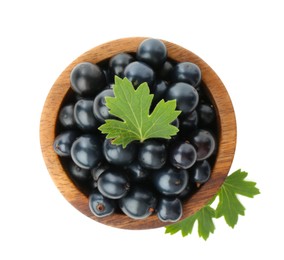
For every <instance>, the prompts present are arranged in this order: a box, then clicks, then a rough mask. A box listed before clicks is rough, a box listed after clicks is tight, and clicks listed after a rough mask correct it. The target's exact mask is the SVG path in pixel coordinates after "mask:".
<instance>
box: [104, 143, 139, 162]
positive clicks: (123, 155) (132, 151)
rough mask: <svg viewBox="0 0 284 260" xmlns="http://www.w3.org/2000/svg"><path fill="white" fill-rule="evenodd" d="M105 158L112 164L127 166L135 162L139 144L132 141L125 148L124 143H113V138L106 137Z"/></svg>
mask: <svg viewBox="0 0 284 260" xmlns="http://www.w3.org/2000/svg"><path fill="white" fill-rule="evenodd" d="M103 154H104V157H105V159H106V160H107V161H108V162H109V163H110V164H112V165H118V166H125V165H128V164H130V163H131V162H133V160H134V159H135V158H136V156H137V145H136V143H134V142H132V143H129V144H128V145H127V146H126V147H125V148H123V147H122V145H116V144H112V143H111V139H105V141H104V143H103Z"/></svg>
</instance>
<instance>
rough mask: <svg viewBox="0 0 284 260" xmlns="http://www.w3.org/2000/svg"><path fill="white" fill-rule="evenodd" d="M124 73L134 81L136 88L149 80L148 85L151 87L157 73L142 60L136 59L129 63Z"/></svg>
mask: <svg viewBox="0 0 284 260" xmlns="http://www.w3.org/2000/svg"><path fill="white" fill-rule="evenodd" d="M124 75H125V77H126V78H128V80H130V81H131V82H132V84H133V86H134V87H135V88H137V87H138V86H139V85H140V84H142V83H144V82H147V83H148V86H149V87H151V86H152V85H153V83H154V80H155V74H154V71H153V70H152V68H150V67H149V66H148V65H147V64H146V63H144V62H140V61H134V62H131V63H130V64H128V65H127V66H126V68H125V70H124Z"/></svg>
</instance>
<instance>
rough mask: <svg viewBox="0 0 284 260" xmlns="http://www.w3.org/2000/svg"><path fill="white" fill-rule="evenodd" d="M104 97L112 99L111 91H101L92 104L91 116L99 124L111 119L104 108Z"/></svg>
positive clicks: (106, 108)
mask: <svg viewBox="0 0 284 260" xmlns="http://www.w3.org/2000/svg"><path fill="white" fill-rule="evenodd" d="M106 97H114V93H113V89H105V90H103V91H101V92H100V93H99V94H98V95H97V96H96V97H95V99H94V103H93V115H94V116H95V118H97V120H99V121H100V122H101V123H104V122H105V120H106V119H110V118H113V116H112V115H111V114H110V113H109V109H108V107H107V106H106V100H105V98H106Z"/></svg>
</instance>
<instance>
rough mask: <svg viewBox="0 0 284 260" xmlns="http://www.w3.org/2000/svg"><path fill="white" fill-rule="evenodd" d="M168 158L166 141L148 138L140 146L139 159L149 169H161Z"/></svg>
mask: <svg viewBox="0 0 284 260" xmlns="http://www.w3.org/2000/svg"><path fill="white" fill-rule="evenodd" d="M166 159H167V151H166V146H165V144H164V143H162V142H159V141H157V140H155V139H148V140H146V141H144V142H143V144H142V145H141V146H140V148H139V152H138V160H139V163H140V164H141V166H143V167H145V168H147V169H160V168H161V167H162V166H163V165H164V164H165V163H166Z"/></svg>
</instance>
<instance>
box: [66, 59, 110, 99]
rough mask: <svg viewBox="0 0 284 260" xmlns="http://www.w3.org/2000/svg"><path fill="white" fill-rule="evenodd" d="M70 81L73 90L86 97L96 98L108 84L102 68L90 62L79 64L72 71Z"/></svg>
mask: <svg viewBox="0 0 284 260" xmlns="http://www.w3.org/2000/svg"><path fill="white" fill-rule="evenodd" d="M70 81H71V87H72V89H73V90H74V91H75V92H76V93H78V94H79V95H81V96H85V97H87V96H91V97H94V96H95V95H96V94H97V93H98V92H99V91H100V90H102V89H103V88H104V87H105V84H106V80H105V76H104V74H103V72H102V70H101V69H100V67H99V66H98V65H96V64H93V63H90V62H82V63H79V64H77V65H76V66H75V67H74V68H73V69H72V71H71V74H70Z"/></svg>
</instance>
